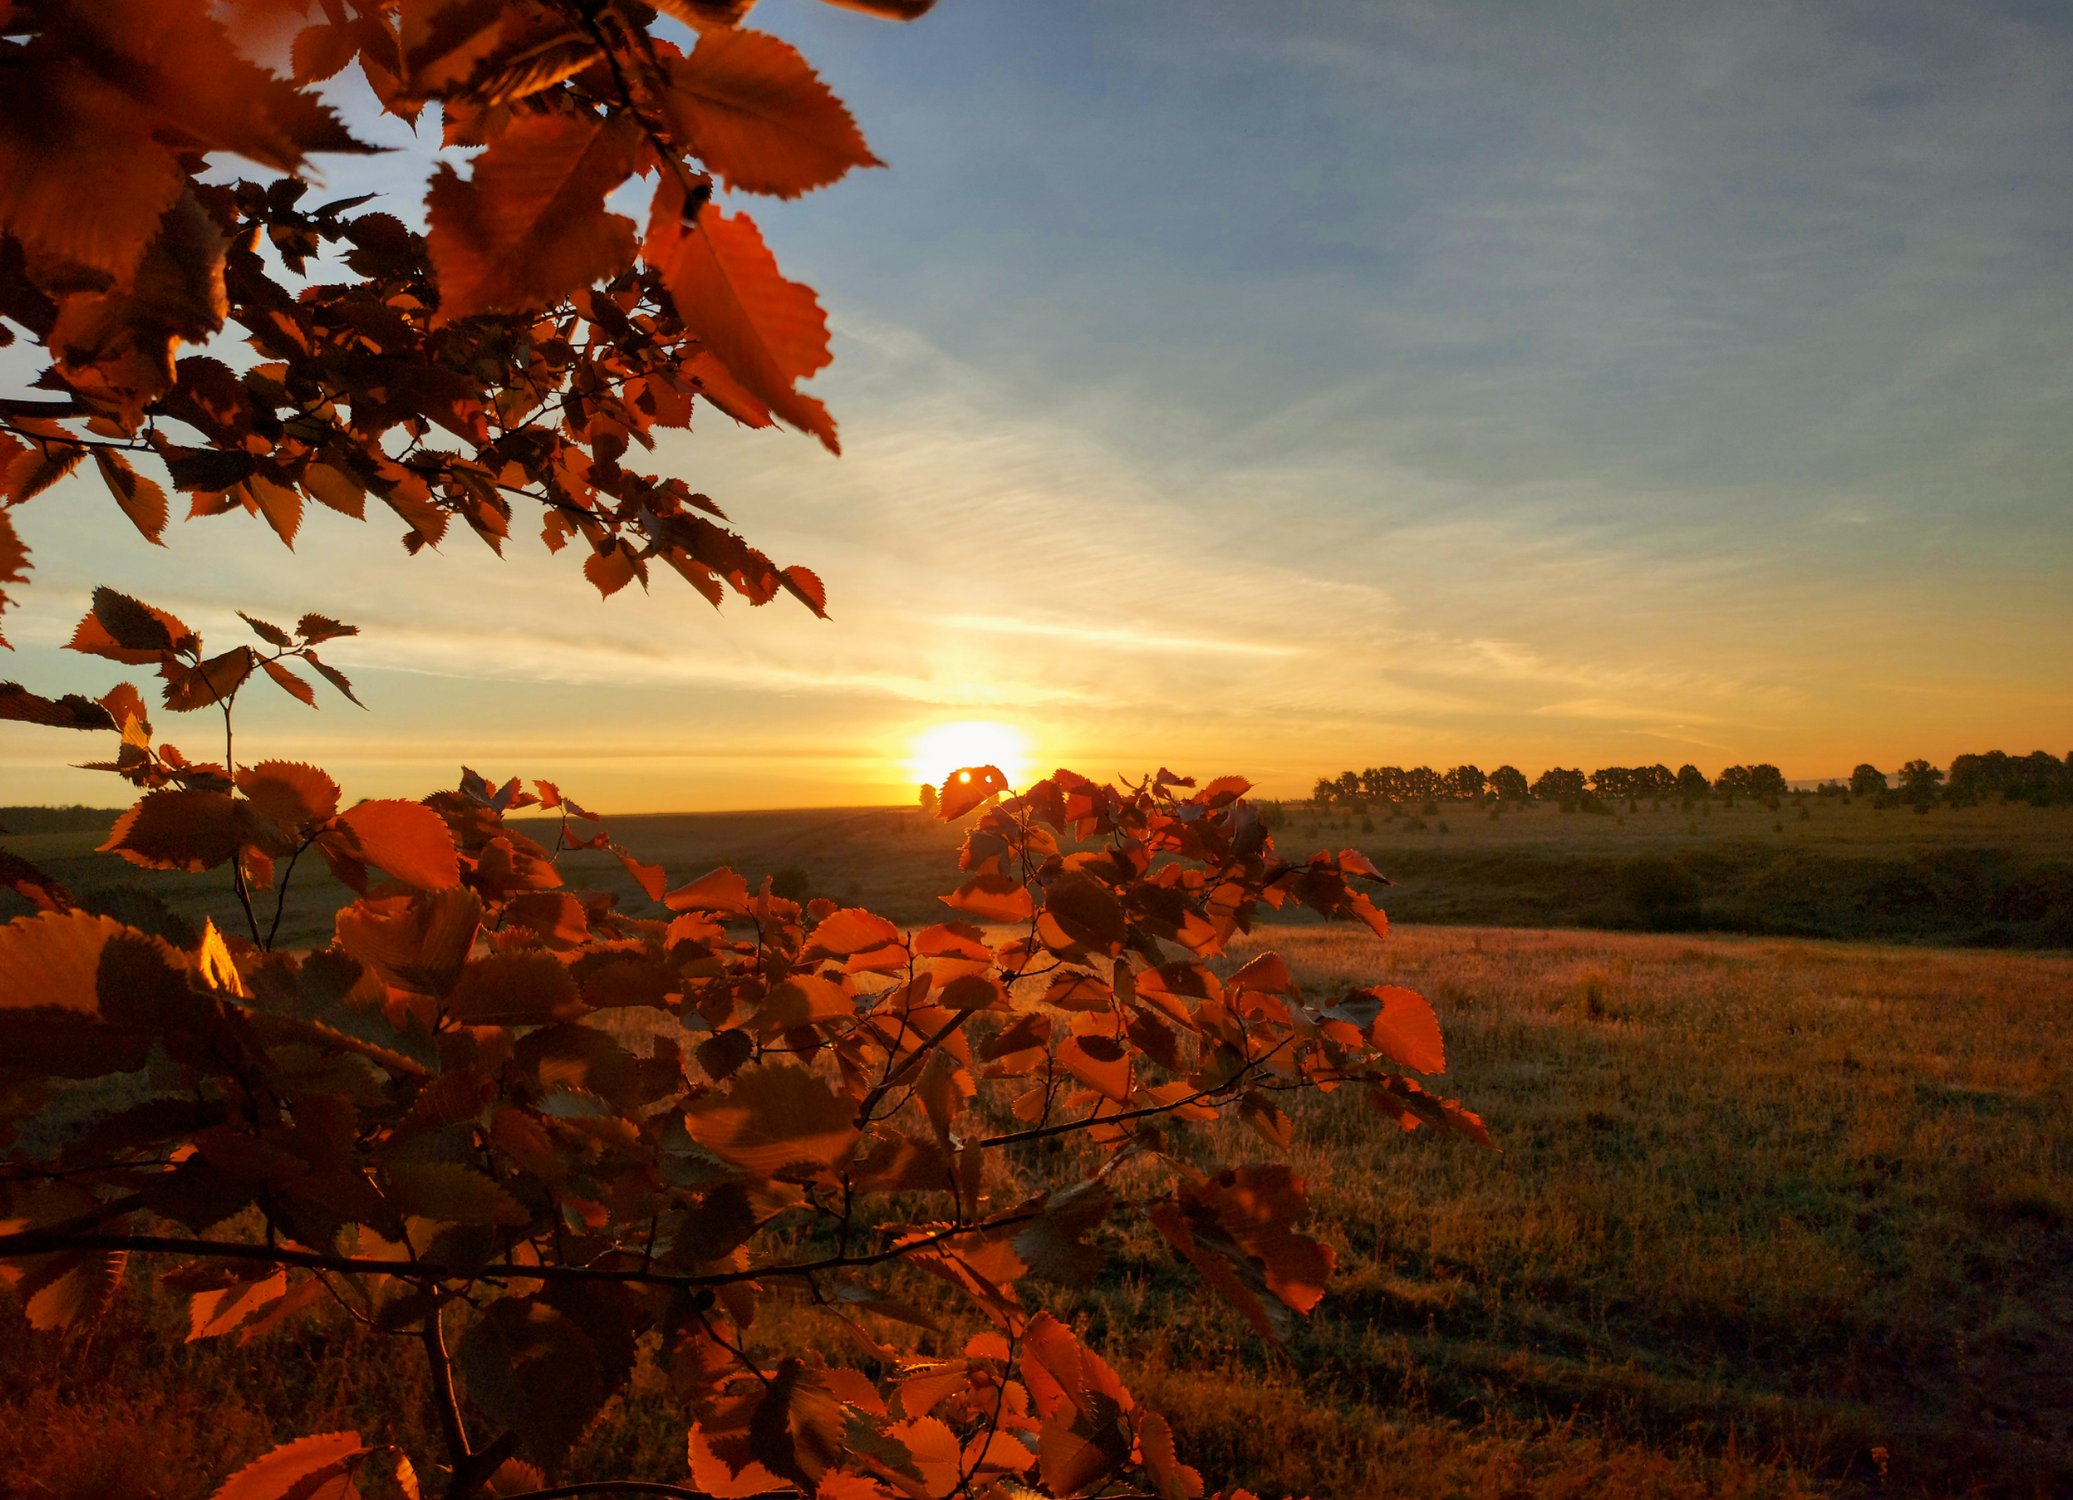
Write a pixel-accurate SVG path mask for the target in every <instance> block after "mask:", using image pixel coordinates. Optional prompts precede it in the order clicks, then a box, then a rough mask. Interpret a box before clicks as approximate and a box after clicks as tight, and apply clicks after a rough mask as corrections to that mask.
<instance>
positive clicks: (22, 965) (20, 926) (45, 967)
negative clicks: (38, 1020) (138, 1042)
mask: <svg viewBox="0 0 2073 1500" xmlns="http://www.w3.org/2000/svg"><path fill="white" fill-rule="evenodd" d="M129 930H130V929H129V928H127V927H124V926H123V925H122V923H120V922H118V921H116V920H115V919H114V918H113V917H97V916H93V915H91V914H89V913H87V912H83V911H65V912H55V911H49V912H40V913H38V914H37V915H35V916H33V917H16V918H15V919H14V920H13V921H12V922H9V923H8V924H7V925H6V926H4V927H0V1009H5V1008H9V1007H13V1006H19V1005H55V1006H57V1007H59V1008H60V1009H62V1010H76V1011H82V1012H84V1013H86V1014H88V1015H92V1014H94V1013H95V1012H97V1011H98V1010H99V1009H100V1006H101V1003H100V1000H99V998H98V996H97V994H96V991H95V988H94V977H95V975H96V974H97V973H98V972H99V970H100V967H101V950H102V949H103V948H105V947H107V946H108V940H109V939H110V938H114V937H119V936H121V935H122V934H123V933H125V932H128V931H129Z"/></svg>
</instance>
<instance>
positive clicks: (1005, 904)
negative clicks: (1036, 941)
mask: <svg viewBox="0 0 2073 1500" xmlns="http://www.w3.org/2000/svg"><path fill="white" fill-rule="evenodd" d="M940 899H941V900H942V902H943V904H944V905H945V906H954V907H956V908H957V909H958V910H959V911H963V912H970V913H971V914H972V915H973V916H975V917H977V918H978V919H979V920H980V921H982V922H1026V921H1028V920H1029V916H1030V913H1031V912H1033V911H1035V910H1036V904H1035V903H1034V902H1033V901H1031V900H1030V896H1029V887H1028V886H1026V885H1024V884H1023V883H1022V882H1021V881H1019V880H1015V879H1013V878H1011V877H1009V876H1006V875H980V876H977V877H975V878H974V879H971V880H967V881H966V882H965V883H964V884H963V885H961V886H959V887H958V888H957V889H956V890H954V891H952V892H951V893H950V894H949V895H947V896H944V897H942V898H940Z"/></svg>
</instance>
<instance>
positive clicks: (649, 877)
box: [612, 844, 669, 901]
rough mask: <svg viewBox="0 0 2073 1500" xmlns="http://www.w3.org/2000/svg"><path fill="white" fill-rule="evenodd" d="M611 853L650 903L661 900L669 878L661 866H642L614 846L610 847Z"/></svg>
mask: <svg viewBox="0 0 2073 1500" xmlns="http://www.w3.org/2000/svg"><path fill="white" fill-rule="evenodd" d="M612 853H613V854H614V855H616V856H617V857H618V860H619V863H620V864H622V865H624V866H625V867H626V873H627V874H629V875H631V876H632V877H633V878H634V880H635V882H636V883H637V884H638V885H639V886H640V888H641V889H642V890H644V891H646V892H647V893H648V899H649V900H650V901H660V900H661V899H662V891H663V887H664V886H666V885H668V884H669V877H668V875H667V873H666V872H665V871H664V870H663V868H662V866H660V865H644V864H642V863H641V862H640V861H639V860H637V859H635V858H634V857H633V856H632V855H631V854H628V853H627V852H626V851H625V850H624V849H621V848H619V847H618V846H617V845H616V844H615V845H613V847H612Z"/></svg>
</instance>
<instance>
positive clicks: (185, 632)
mask: <svg viewBox="0 0 2073 1500" xmlns="http://www.w3.org/2000/svg"><path fill="white" fill-rule="evenodd" d="M200 646H201V637H200V636H197V635H196V634H195V633H194V632H193V631H192V630H189V629H188V628H187V626H186V625H185V624H184V623H183V622H182V621H181V620H180V619H179V618H178V617H177V616H175V615H170V614H168V613H166V611H164V610H162V609H154V608H153V607H152V606H150V605H149V604H143V603H140V602H139V601H137V600H135V599H132V598H131V597H130V596H129V595H127V594H118V593H116V592H115V590H113V589H110V588H97V589H95V590H94V607H93V608H92V609H91V610H89V611H88V612H87V615H86V618H85V619H83V620H81V621H80V622H79V628H78V629H77V630H75V631H73V632H72V639H71V640H70V641H69V642H67V643H66V649H67V650H68V651H84V652H86V653H88V654H89V655H92V656H105V657H107V658H108V659H109V660H110V661H119V662H127V663H129V664H131V665H132V666H140V665H143V664H146V663H149V664H152V665H156V664H157V662H158V660H159V658H160V656H161V655H163V654H164V653H165V652H168V651H191V650H196V649H199V647H200Z"/></svg>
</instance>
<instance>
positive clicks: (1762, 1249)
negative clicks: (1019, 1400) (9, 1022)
mask: <svg viewBox="0 0 2073 1500" xmlns="http://www.w3.org/2000/svg"><path fill="white" fill-rule="evenodd" d="M1275 938H1276V941H1277V942H1278V943H1279V944H1280V945H1281V946H1282V947H1283V949H1284V951H1285V952H1287V953H1289V955H1290V956H1291V958H1292V960H1293V961H1294V963H1295V966H1296V967H1297V969H1298V972H1299V974H1300V975H1302V976H1303V977H1304V979H1305V982H1306V983H1315V984H1317V985H1318V986H1320V987H1324V986H1329V985H1331V984H1334V983H1339V982H1352V981H1358V982H1360V983H1370V982H1373V981H1374V980H1375V979H1376V978H1378V977H1382V976H1383V974H1384V973H1386V975H1387V977H1389V978H1391V979H1393V980H1396V981H1398V982H1402V983H1406V984H1410V985H1413V986H1415V987H1418V988H1421V989H1423V990H1424V991H1425V992H1426V993H1427V994H1428V995H1429V996H1431V997H1432V998H1433V1000H1434V1001H1435V1003H1436V1005H1437V1006H1438V1008H1439V1010H1440V1013H1441V1017H1442V1020H1443V1022H1444V1024H1445V1026H1446V1029H1447V1035H1448V1043H1449V1051H1450V1056H1451V1059H1452V1061H1453V1065H1454V1071H1453V1076H1452V1078H1451V1080H1450V1082H1451V1089H1450V1091H1451V1092H1454V1093H1457V1094H1459V1095H1460V1096H1461V1097H1463V1098H1464V1099H1466V1100H1468V1101H1469V1102H1470V1103H1471V1104H1472V1105H1473V1106H1474V1107H1476V1108H1477V1109H1479V1110H1481V1111H1482V1112H1483V1114H1484V1115H1485V1117H1486V1118H1487V1119H1488V1120H1489V1122H1490V1124H1491V1126H1492V1128H1493V1129H1494V1130H1495V1131H1496V1133H1497V1134H1498V1136H1499V1138H1500V1139H1501V1140H1502V1142H1503V1143H1504V1145H1505V1147H1506V1155H1505V1156H1504V1157H1503V1158H1501V1159H1500V1158H1497V1157H1493V1156H1491V1155H1489V1154H1487V1153H1484V1152H1480V1151H1477V1150H1475V1149H1474V1148H1472V1147H1468V1146H1466V1145H1464V1144H1462V1143H1460V1142H1457V1141H1446V1140H1439V1139H1435V1138H1432V1137H1431V1136H1430V1135H1429V1134H1428V1133H1423V1132H1421V1133H1419V1134H1416V1135H1412V1136H1402V1135H1400V1134H1398V1133H1397V1131H1396V1130H1395V1127H1394V1126H1389V1125H1383V1124H1380V1123H1379V1117H1377V1116H1375V1115H1374V1114H1372V1113H1370V1112H1367V1111H1366V1110H1364V1108H1363V1107H1362V1106H1361V1105H1360V1104H1359V1102H1358V1101H1357V1100H1355V1099H1353V1098H1351V1097H1350V1096H1348V1095H1346V1094H1343V1093H1342V1094H1339V1095H1335V1096H1333V1097H1330V1098H1322V1099H1316V1100H1312V1101H1309V1103H1308V1104H1307V1105H1306V1106H1305V1107H1303V1109H1302V1111H1301V1118H1300V1120H1299V1134H1298V1146H1297V1160H1298V1164H1299V1166H1300V1168H1301V1170H1302V1171H1303V1172H1304V1173H1305V1174H1306V1175H1307V1176H1308V1177H1309V1179H1310V1181H1311V1184H1312V1193H1313V1200H1314V1202H1315V1204H1316V1207H1317V1211H1318V1217H1319V1222H1320V1224H1321V1225H1322V1229H1323V1232H1324V1233H1325V1234H1326V1235H1327V1236H1328V1237H1329V1238H1331V1239H1332V1240H1333V1241H1334V1242H1336V1243H1337V1245H1338V1246H1339V1247H1340V1251H1341V1267H1342V1272H1343V1274H1342V1276H1341V1278H1340V1280H1339V1282H1338V1285H1337V1287H1336V1289H1335V1293H1334V1295H1333V1296H1332V1297H1331V1298H1329V1299H1328V1300H1327V1301H1326V1303H1325V1305H1324V1307H1323V1308H1322V1309H1320V1310H1319V1312H1318V1313H1317V1314H1316V1315H1315V1316H1314V1317H1313V1318H1312V1319H1310V1320H1309V1321H1308V1322H1307V1323H1306V1324H1304V1325H1303V1326H1302V1327H1301V1328H1299V1329H1298V1330H1297V1332H1296V1333H1295V1335H1294V1336H1293V1338H1292V1339H1291V1341H1290V1342H1289V1344H1288V1346H1287V1347H1286V1348H1285V1349H1283V1350H1279V1351H1277V1350H1272V1349H1267V1348H1263V1347H1262V1346H1261V1345H1260V1344H1259V1343H1258V1341H1257V1340H1255V1339H1254V1338H1253V1337H1252V1336H1251V1335H1250V1334H1249V1333H1248V1332H1247V1331H1246V1330H1245V1328H1244V1327H1243V1325H1242V1324H1241V1323H1240V1322H1239V1321H1238V1320H1237V1319H1236V1317H1235V1316H1233V1315H1231V1314H1229V1313H1227V1312H1226V1311H1225V1310H1223V1309H1222V1308H1221V1306H1219V1305H1215V1304H1211V1303H1209V1302H1208V1301H1206V1300H1205V1299H1204V1298H1203V1297H1201V1296H1200V1295H1199V1293H1198V1291H1197V1289H1196V1287H1195V1284H1194V1283H1193V1282H1192V1281H1191V1280H1190V1279H1189V1278H1188V1277H1187V1276H1185V1275H1183V1274H1181V1273H1179V1272H1177V1271H1176V1270H1175V1268H1174V1265H1173V1263H1172V1261H1171V1259H1170V1257H1169V1256H1168V1255H1167V1254H1166V1253H1165V1252H1164V1251H1163V1250H1161V1249H1160V1248H1159V1245H1158V1243H1157V1241H1156V1238H1155V1237H1154V1236H1152V1235H1151V1234H1150V1233H1149V1232H1148V1231H1144V1230H1142V1229H1140V1228H1137V1227H1130V1228H1126V1230H1125V1231H1124V1233H1123V1235H1122V1237H1121V1240H1120V1243H1119V1244H1118V1246H1117V1250H1116V1254H1115V1255H1114V1257H1113V1258H1112V1260H1111V1264H1110V1269H1109V1272H1108V1274H1107V1275H1106V1276H1105V1277H1104V1278H1103V1280H1102V1281H1101V1283H1100V1284H1099V1285H1097V1286H1095V1287H1093V1288H1091V1289H1088V1290H1086V1291H1084V1292H1079V1293H1072V1294H1061V1293H1058V1292H1056V1291H1055V1290H1052V1289H1042V1290H1041V1291H1040V1293H1039V1294H1040V1295H1041V1296H1043V1297H1045V1298H1046V1299H1047V1300H1048V1301H1050V1302H1051V1303H1052V1305H1054V1306H1059V1307H1061V1308H1067V1309H1072V1310H1075V1311H1076V1312H1077V1313H1078V1314H1079V1315H1080V1316H1081V1317H1082V1319H1083V1320H1084V1322H1085V1323H1086V1325H1087V1326H1088V1327H1090V1328H1091V1329H1092V1330H1093V1332H1094V1335H1095V1337H1096V1338H1097V1340H1098V1341H1099V1342H1100V1343H1101V1344H1102V1345H1103V1346H1104V1347H1105V1348H1106V1350H1107V1352H1108V1353H1109V1355H1110V1357H1111V1358H1113V1359H1114V1360H1115V1361H1116V1362H1117V1363H1118V1364H1119V1365H1121V1366H1123V1367H1124V1369H1125V1372H1126V1374H1127V1375H1128V1377H1129V1378H1130V1379H1131V1380H1132V1381H1133V1383H1134V1384H1135V1385H1136V1388H1137V1389H1138V1391H1139V1393H1140V1394H1141V1395H1142V1396H1144V1397H1145V1398H1146V1399H1147V1400H1149V1401H1150V1402H1152V1403H1153V1404H1155V1405H1157V1406H1159V1407H1160V1408H1161V1409H1163V1410H1166V1411H1167V1412H1168V1413H1169V1414H1170V1415H1171V1416H1172V1417H1173V1419H1174V1421H1175V1424H1176V1427H1177V1428H1179V1429H1180V1430H1181V1432H1182V1434H1183V1436H1184V1438H1185V1440H1186V1442H1187V1444H1188V1446H1189V1448H1190V1450H1191V1453H1192V1455H1193V1457H1194V1458H1195V1459H1196V1460H1197V1461H1198V1462H1201V1463H1202V1464H1203V1466H1204V1467H1205V1469H1207V1470H1209V1471H1210V1472H1212V1473H1213V1474H1214V1475H1216V1476H1218V1477H1219V1478H1222V1479H1224V1480H1225V1481H1227V1482H1242V1483H1245V1484H1248V1485H1250V1486H1252V1487H1253V1488H1255V1489H1257V1490H1259V1491H1261V1492H1262V1493H1284V1492H1304V1491H1308V1492H1310V1493H1312V1494H1316V1495H1319V1496H1342V1497H1350V1496H1369V1495H1413V1496H1457V1495H1458V1496H1579V1497H1581V1496H1596V1495H1616V1496H1694V1497H1696V1496H1702V1495H1778V1496H1790V1495H1800V1494H1813V1493H1831V1492H1837V1491H1841V1492H1846V1493H1859V1494H1866V1495H1887V1494H1890V1495H1917V1494H1920V1495H1941V1494H2006V1495H2038V1496H2043V1495H2058V1494H2067V1493H2073V1124H2069V1122H2068V1118H2067V1110H2066V1107H2065V1101H2066V1100H2067V1099H2068V1098H2069V1097H2073V1035H2069V1031H2068V1027H2067V1025H2066V1018H2067V1016H2068V1014H2069V1013H2073V959H2069V958H2065V957H2050V956H2035V955H2031V956H2011V955H2004V954H1988V953H1970V952H1953V951H1945V950H1933V949H1895V948H1876V947H1855V946H1843V945H1833V944H1811V943H1794V942H1781V941H1768V940H1717V939H1688V938H1678V937H1642V936H1629V935H1618V934H1597V933H1578V932H1521V931H1498V930H1479V929H1462V928H1452V929H1417V928H1400V929H1398V931H1397V932H1396V933H1395V934H1394V935H1393V937H1392V938H1391V939H1390V941H1389V943H1388V944H1387V945H1386V946H1384V947H1380V948H1378V947H1377V946H1376V945H1375V944H1374V943H1373V942H1372V940H1368V939H1366V938H1365V937H1364V936H1362V937H1359V938H1356V937H1354V936H1352V935H1349V934H1347V933H1345V932H1343V931H1341V930H1338V929H1328V930H1327V929H1315V928H1311V929H1301V930H1295V931H1283V932H1278V933H1276V934H1275ZM1378 960H1380V962H1379V963H1378ZM1221 1128H1222V1127H1219V1129H1221ZM1196 1144H1197V1148H1199V1149H1200V1150H1202V1151H1203V1152H1204V1153H1205V1154H1209V1153H1213V1152H1221V1153H1226V1154H1228V1153H1230V1152H1242V1153H1244V1154H1247V1155H1256V1154H1261V1153H1263V1152H1264V1151H1265V1149H1266V1148H1265V1147H1264V1146H1262V1145H1260V1143H1259V1142H1257V1140H1255V1139H1253V1138H1251V1137H1244V1138H1235V1137H1234V1138H1232V1139H1228V1140H1220V1139H1215V1138H1208V1139H1203V1140H1200V1141H1199V1142H1198V1143H1196ZM0 1316H5V1317H6V1318H7V1321H6V1322H5V1323H4V1324H0V1413H4V1417H0V1492H4V1493H8V1494H20V1495H24V1496H35V1497H39V1500H44V1497H66V1500H70V1497H75V1496H77V1497H85V1496H88V1495H98V1494H104V1493H124V1494H138V1495H158V1496H164V1497H167V1500H173V1497H200V1496H203V1495H206V1494H207V1493H208V1490H209V1487H210V1482H211V1480H213V1479H215V1478H220V1476H221V1475H222V1474H223V1473H224V1472H226V1471H227V1470H228V1469H229V1468H230V1467H234V1466H235V1464H236V1463H238V1462H241V1461H243V1459H245V1458H246V1457H248V1456H250V1454H252V1453H253V1452H255V1451H257V1450H259V1449H260V1448H262V1447H264V1446H265V1444H266V1442H267V1441H268V1440H269V1439H270V1438H272V1437H274V1436H282V1435H287V1434H288V1433H290V1432H294V1431H308V1430H312V1428H316V1429H319V1430H321V1429H322V1428H324V1427H326V1426H360V1427H361V1429H362V1430H363V1431H367V1432H379V1431H382V1430H384V1429H383V1428H382V1425H381V1419H380V1416H379V1413H380V1412H381V1411H382V1410H383V1409H385V1408H387V1409H391V1410H393V1406H392V1405H391V1404H390V1403H392V1402H393V1400H394V1399H395V1398H397V1397H403V1398H405V1399H406V1404H407V1398H408V1396H409V1394H410V1392H411V1391H412V1390H413V1389H414V1384H413V1382H414V1375H413V1373H412V1366H411V1363H410V1361H409V1360H408V1359H407V1358H406V1357H403V1356H398V1355H397V1354H396V1353H395V1352H394V1349H395V1347H396V1346H394V1345H391V1344H386V1343H381V1342H379V1341H375V1340H373V1339H372V1336H369V1335H362V1334H359V1333H358V1332H357V1331H354V1330H351V1329H348V1328H340V1327H327V1326H323V1325H321V1324H320V1325H313V1326H311V1327H308V1328H305V1329H302V1330H298V1331H294V1332H291V1333H286V1334H284V1335H281V1336H280V1337H279V1338H278V1339H277V1340H276V1341H274V1342H272V1343H269V1344H262V1345H256V1346H254V1347H253V1348H252V1349H249V1350H240V1349H238V1348H236V1347H235V1346H234V1345H223V1346H217V1345H193V1346H182V1345H180V1344H179V1343H178V1342H177V1332H176V1329H177V1323H176V1322H175V1314H174V1312H173V1310H172V1309H170V1308H166V1307H162V1306H159V1305H157V1304H154V1303H151V1302H149V1301H136V1300H132V1301H129V1302H127V1303H126V1304H125V1305H124V1307H123V1308H122V1309H121V1310H120V1311H119V1313H118V1316H117V1320H116V1321H115V1322H114V1323H113V1324H111V1325H107V1326H104V1327H103V1328H102V1329H101V1330H100V1331H99V1332H98V1333H96V1334H95V1335H94V1336H93V1338H92V1340H91V1341H90V1342H89V1341H87V1340H85V1339H83V1338H74V1339H72V1340H70V1341H65V1340H58V1339H54V1338H46V1337H42V1336H35V1337H32V1336H31V1335H29V1334H28V1333H27V1332H26V1331H24V1330H23V1329H22V1327H21V1325H20V1323H19V1321H18V1320H17V1319H16V1318H15V1317H14V1315H12V1314H11V1313H10V1314H4V1315H0ZM785 1321H786V1320H784V1319H782V1318H780V1319H779V1320H778V1326H779V1327H780V1328H782V1327H783V1326H784V1324H785ZM769 1329H770V1325H769V1324H767V1323H766V1324H761V1325H759V1331H769ZM399 1435H400V1436H401V1437H402V1438H404V1439H405V1440H407V1441H414V1442H418V1443H420V1444H423V1441H424V1437H425V1435H424V1434H423V1433H421V1432H418V1431H416V1430H414V1429H409V1428H406V1429H405V1430H403V1431H402V1432H401V1433H400V1434H399ZM681 1442H682V1437H681V1428H680V1427H678V1426H676V1425H675V1423H674V1422H673V1420H672V1419H671V1418H670V1417H669V1416H668V1414H667V1411H666V1407H665V1404H664V1403H663V1402H662V1401H661V1399H660V1398H659V1396H658V1395H656V1394H655V1393H653V1392H652V1391H649V1390H645V1389H644V1390H643V1391H642V1392H640V1393H637V1394H636V1395H635V1396H634V1397H633V1398H631V1399H629V1400H628V1401H626V1402H625V1403H623V1404H621V1405H619V1406H617V1407H615V1408H614V1409H613V1410H612V1411H611V1412H609V1413H608V1415H607V1417H606V1419H605V1420H604V1421H603V1422H602V1423H601V1424H600V1426H599V1428H598V1429H597V1430H596V1431H595V1432H594V1433H593V1435H592V1437H591V1439H590V1440H589V1442H588V1444H587V1445H586V1451H585V1453H584V1454H582V1455H579V1458H578V1461H577V1462H575V1463H573V1464H572V1465H571V1473H572V1474H577V1473H591V1474H595V1473H598V1472H601V1471H602V1472H621V1473H624V1472H628V1471H629V1470H630V1469H634V1468H638V1469H645V1470H646V1471H647V1472H649V1473H651V1474H666V1473H669V1472H671V1470H672V1466H674V1465H676V1464H678V1463H680V1462H681V1458H680V1455H681V1452H682V1449H681ZM420 1451H424V1452H427V1453H429V1451H430V1450H429V1447H428V1446H423V1447H421V1448H420Z"/></svg>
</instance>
